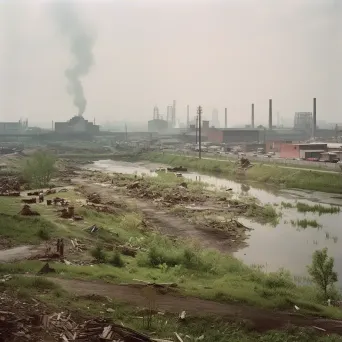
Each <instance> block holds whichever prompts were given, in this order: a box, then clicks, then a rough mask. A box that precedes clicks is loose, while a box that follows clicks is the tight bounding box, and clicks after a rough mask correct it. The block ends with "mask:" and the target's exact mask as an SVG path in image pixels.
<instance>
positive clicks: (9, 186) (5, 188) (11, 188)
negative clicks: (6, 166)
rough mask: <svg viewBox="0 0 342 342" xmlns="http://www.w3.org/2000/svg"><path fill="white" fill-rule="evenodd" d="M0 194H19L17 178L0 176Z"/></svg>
mask: <svg viewBox="0 0 342 342" xmlns="http://www.w3.org/2000/svg"><path fill="white" fill-rule="evenodd" d="M0 196H13V197H18V196H20V182H19V179H18V178H11V177H3V178H0Z"/></svg>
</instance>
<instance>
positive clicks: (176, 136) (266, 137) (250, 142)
mask: <svg viewBox="0 0 342 342" xmlns="http://www.w3.org/2000/svg"><path fill="white" fill-rule="evenodd" d="M268 107H269V110H268V125H267V127H264V126H262V125H259V126H256V125H255V121H256V117H255V106H254V104H251V113H250V122H249V123H248V124H246V125H245V126H244V127H237V128H228V127H227V124H228V119H229V117H228V113H227V108H225V110H224V117H223V118H221V119H223V120H221V121H220V117H219V111H218V110H217V109H216V108H214V109H213V110H212V113H211V115H212V119H211V120H210V121H209V120H205V119H204V120H202V119H201V122H199V117H198V115H195V116H194V117H192V118H190V108H189V105H188V106H187V107H186V121H185V120H183V122H181V121H180V120H179V119H178V118H177V116H176V114H177V113H176V101H175V100H173V101H172V105H170V104H169V105H166V106H165V112H164V114H161V113H160V111H159V108H158V107H157V106H155V107H154V108H153V118H152V119H151V120H149V121H148V124H147V126H148V129H147V130H145V131H140V132H130V131H129V130H128V129H127V126H126V130H125V132H123V131H120V132H117V131H116V132H111V131H105V130H103V129H102V130H100V126H99V125H96V124H95V119H94V122H90V121H88V120H86V119H85V118H84V117H83V116H81V115H76V116H74V117H72V118H71V119H70V120H68V121H65V122H55V123H53V122H52V129H51V130H41V129H39V128H38V129H37V128H34V129H33V128H29V126H28V121H27V120H20V121H18V122H0V137H1V136H4V137H5V136H6V137H8V136H12V135H13V136H20V135H23V136H28V135H31V136H35V138H36V139H39V137H40V138H42V139H47V140H61V139H62V140H68V139H72V140H74V139H80V140H82V139H83V140H92V139H94V137H96V136H110V137H111V139H112V141H117V142H125V141H126V142H130V143H133V144H134V143H135V142H139V141H140V142H143V144H144V146H146V144H147V145H155V144H156V142H157V143H159V145H160V146H166V145H170V144H172V145H173V146H179V148H182V146H184V145H185V144H193V145H196V144H198V141H199V127H201V141H202V142H203V143H205V144H209V145H212V146H213V145H216V146H218V147H220V148H222V149H223V150H228V149H230V148H233V147H234V146H239V148H240V150H243V151H256V150H257V149H263V150H264V151H265V153H270V152H272V153H278V154H279V156H280V157H281V158H301V159H308V158H318V159H320V158H322V154H323V157H324V158H325V159H326V160H330V159H336V158H340V154H339V153H338V152H339V151H340V150H341V149H342V146H340V145H335V146H334V147H333V148H330V147H331V146H332V145H331V144H332V143H340V142H341V140H342V139H341V138H342V137H341V132H342V127H339V126H338V125H337V124H335V125H334V127H332V125H331V128H330V129H328V128H320V127H319V126H317V120H316V117H317V113H316V99H315V98H314V99H313V104H312V111H311V112H310V111H307V112H295V113H293V114H294V116H293V126H292V127H283V126H282V125H279V115H278V120H277V125H274V124H273V103H272V99H269V100H268ZM220 122H224V127H222V126H221V124H220ZM138 145H139V143H138ZM325 153H328V154H325Z"/></svg>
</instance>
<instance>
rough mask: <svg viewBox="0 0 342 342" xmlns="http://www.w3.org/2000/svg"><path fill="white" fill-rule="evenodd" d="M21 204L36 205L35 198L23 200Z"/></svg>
mask: <svg viewBox="0 0 342 342" xmlns="http://www.w3.org/2000/svg"><path fill="white" fill-rule="evenodd" d="M21 202H22V203H26V204H33V203H37V198H36V197H32V198H23V199H22V200H21Z"/></svg>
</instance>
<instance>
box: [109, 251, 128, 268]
mask: <svg viewBox="0 0 342 342" xmlns="http://www.w3.org/2000/svg"><path fill="white" fill-rule="evenodd" d="M109 263H110V264H111V265H113V266H115V267H124V266H125V263H124V261H123V260H122V258H121V254H120V253H119V252H118V251H115V252H114V254H113V255H112V256H111V258H110V259H109Z"/></svg>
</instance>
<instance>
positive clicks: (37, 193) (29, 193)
mask: <svg viewBox="0 0 342 342" xmlns="http://www.w3.org/2000/svg"><path fill="white" fill-rule="evenodd" d="M40 192H41V191H33V192H28V193H27V196H39V193H40Z"/></svg>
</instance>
